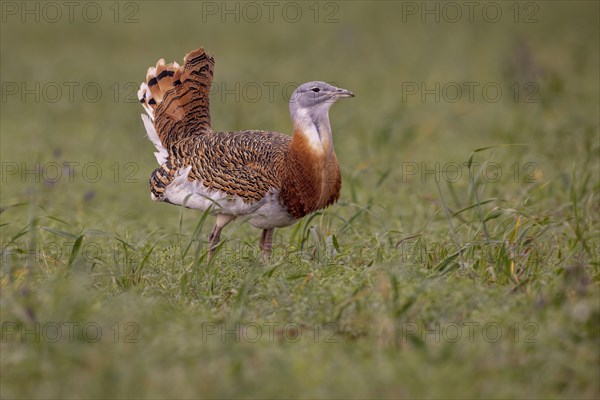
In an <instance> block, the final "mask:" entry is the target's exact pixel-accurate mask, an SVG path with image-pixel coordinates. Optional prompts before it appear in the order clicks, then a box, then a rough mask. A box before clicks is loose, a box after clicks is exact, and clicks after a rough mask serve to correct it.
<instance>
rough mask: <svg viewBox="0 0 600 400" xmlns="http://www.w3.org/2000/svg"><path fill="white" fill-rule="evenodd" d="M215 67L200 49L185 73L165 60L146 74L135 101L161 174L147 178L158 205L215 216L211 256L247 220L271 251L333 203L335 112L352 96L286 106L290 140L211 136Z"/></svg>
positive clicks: (316, 85)
mask: <svg viewBox="0 0 600 400" xmlns="http://www.w3.org/2000/svg"><path fill="white" fill-rule="evenodd" d="M213 68H214V58H213V57H212V56H209V55H207V54H206V53H205V51H204V49H203V48H199V49H197V50H195V51H193V52H191V53H189V54H187V55H186V56H185V58H184V63H183V66H179V65H178V64H177V63H175V62H174V63H172V64H169V65H166V64H165V62H164V60H163V59H161V60H159V61H158V63H157V64H156V67H151V68H149V69H148V73H147V75H146V82H144V83H142V85H141V87H140V90H139V92H138V97H139V99H140V102H141V103H142V106H143V107H144V109H145V110H146V112H147V114H148V116H145V115H142V119H143V120H144V126H145V127H146V131H147V133H148V137H149V138H150V140H151V141H152V142H153V143H154V145H155V147H156V149H157V152H156V153H155V156H156V159H157V161H158V163H159V165H160V167H159V168H157V169H156V170H154V172H153V173H152V175H151V177H150V191H151V194H152V199H153V200H157V201H164V202H168V203H173V204H178V205H184V206H186V207H190V208H195V209H199V210H210V212H211V213H213V214H215V215H216V216H217V222H216V225H215V227H214V228H213V231H212V232H211V234H210V236H209V241H210V245H209V253H208V254H209V257H210V256H211V255H212V253H213V251H214V250H215V248H216V247H217V245H218V243H219V236H220V233H221V230H222V228H223V227H224V226H225V225H227V224H228V223H229V222H231V221H232V220H233V219H235V218H236V217H238V216H247V217H248V221H249V222H250V224H252V225H253V226H255V227H258V228H261V229H263V234H262V237H261V242H260V247H261V250H262V252H263V256H264V257H268V256H269V254H270V250H271V242H272V235H273V230H274V228H276V227H284V226H288V225H291V224H293V223H294V222H296V221H297V220H298V219H300V218H302V217H304V216H305V215H307V214H310V213H312V212H314V211H317V210H319V209H322V208H325V207H327V206H329V205H331V204H333V203H335V202H336V201H337V200H338V198H339V194H340V188H341V175H340V170H339V166H338V162H337V157H336V155H335V151H334V149H333V138H332V134H331V127H330V124H329V107H331V105H332V104H333V103H334V102H335V101H336V100H337V99H339V98H342V97H351V96H354V95H353V94H352V93H351V92H350V91H348V90H345V89H340V88H336V87H334V86H332V85H329V84H327V83H325V82H318V81H315V82H308V83H305V84H303V85H301V86H300V87H298V88H297V89H296V91H295V92H294V94H293V95H292V98H291V100H290V114H291V117H292V123H293V127H294V134H293V136H292V137H290V136H288V135H284V134H282V133H278V132H270V131H258V130H247V131H237V132H213V130H212V128H211V121H210V109H209V99H208V95H209V91H210V85H211V83H212V78H213Z"/></svg>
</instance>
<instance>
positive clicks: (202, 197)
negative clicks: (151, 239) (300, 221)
mask: <svg viewBox="0 0 600 400" xmlns="http://www.w3.org/2000/svg"><path fill="white" fill-rule="evenodd" d="M191 169H192V167H191V166H190V167H186V168H183V169H180V170H179V171H177V172H176V175H175V178H174V179H173V181H172V182H171V183H170V184H169V185H167V187H166V188H165V193H164V197H163V198H162V199H158V198H156V197H155V196H154V194H152V200H154V201H168V202H169V203H173V204H177V205H185V207H189V208H193V209H196V210H201V211H206V210H210V213H211V214H224V215H232V216H235V217H246V218H248V222H249V223H250V224H251V225H252V226H254V227H256V228H261V229H269V228H279V227H284V226H289V225H291V224H293V223H294V222H296V219H295V218H294V217H292V216H291V215H290V214H289V213H288V212H287V210H286V209H285V208H284V207H283V206H282V205H281V203H280V202H279V190H277V189H271V190H269V192H268V193H267V194H266V195H265V197H263V198H262V199H261V200H259V201H257V202H254V203H245V202H244V201H243V199H242V198H241V197H237V196H232V195H229V194H227V193H224V192H222V191H220V190H211V189H208V188H207V187H206V186H204V185H203V184H202V183H201V182H198V181H190V180H188V175H189V173H190V170H191Z"/></svg>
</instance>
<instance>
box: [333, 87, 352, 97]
mask: <svg viewBox="0 0 600 400" xmlns="http://www.w3.org/2000/svg"><path fill="white" fill-rule="evenodd" d="M333 95H334V97H335V98H342V97H354V93H352V92H351V91H349V90H346V89H341V88H337V90H336V91H335V93H334V94H333Z"/></svg>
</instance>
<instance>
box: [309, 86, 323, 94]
mask: <svg viewBox="0 0 600 400" xmlns="http://www.w3.org/2000/svg"><path fill="white" fill-rule="evenodd" d="M310 90H312V91H313V92H315V93H319V92H320V91H321V89H319V88H318V87H314V88H312V89H310Z"/></svg>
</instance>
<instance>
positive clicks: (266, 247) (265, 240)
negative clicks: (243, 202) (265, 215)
mask: <svg viewBox="0 0 600 400" xmlns="http://www.w3.org/2000/svg"><path fill="white" fill-rule="evenodd" d="M273 231H275V228H270V229H263V231H262V235H261V236H260V249H261V251H262V258H263V261H269V258H270V257H271V248H272V247H273Z"/></svg>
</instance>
